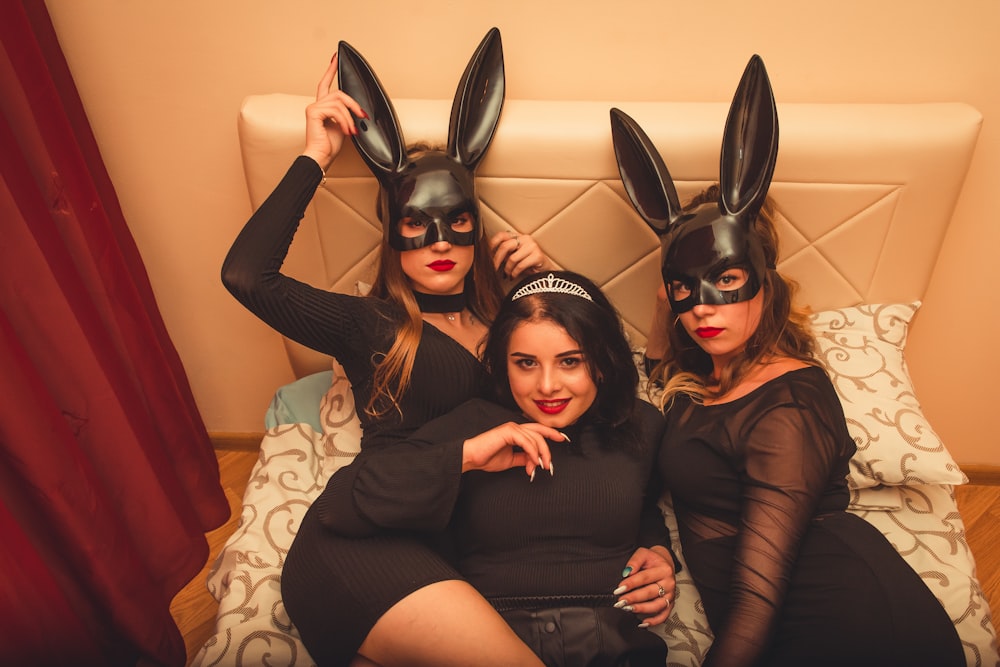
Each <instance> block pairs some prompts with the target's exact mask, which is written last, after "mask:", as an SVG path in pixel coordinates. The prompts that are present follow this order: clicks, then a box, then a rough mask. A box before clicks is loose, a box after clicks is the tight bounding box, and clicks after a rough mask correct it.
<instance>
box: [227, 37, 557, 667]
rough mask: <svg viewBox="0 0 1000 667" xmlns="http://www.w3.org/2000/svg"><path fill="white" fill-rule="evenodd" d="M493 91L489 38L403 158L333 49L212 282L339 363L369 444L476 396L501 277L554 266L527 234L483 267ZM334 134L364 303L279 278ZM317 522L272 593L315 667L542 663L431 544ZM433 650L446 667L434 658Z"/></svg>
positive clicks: (378, 107) (362, 73)
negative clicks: (349, 185) (375, 197)
mask: <svg viewBox="0 0 1000 667" xmlns="http://www.w3.org/2000/svg"><path fill="white" fill-rule="evenodd" d="M338 76H339V80H340V84H341V89H340V90H335V89H332V88H333V82H334V79H335V78H336V77H338ZM503 94H504V79H503V54H502V48H501V44H500V35H499V32H498V31H497V30H496V29H493V30H491V31H490V32H489V33H488V34H487V36H486V37H485V38H484V39H483V41H482V43H481V44H480V45H479V48H478V49H477V51H476V53H475V54H474V55H473V57H472V59H471V60H470V62H469V65H468V67H467V68H466V71H465V73H464V75H463V77H462V81H461V83H460V84H459V87H458V90H457V92H456V95H455V100H454V106H453V113H452V122H451V125H450V128H449V141H448V146H447V148H446V150H433V149H431V150H425V151H422V152H420V153H418V154H412V155H411V154H408V150H407V148H406V143H405V142H404V140H403V137H402V132H401V131H400V129H399V123H398V121H397V119H396V114H395V110H394V109H393V108H392V104H391V102H390V101H389V98H388V96H387V95H386V94H385V93H384V90H383V88H382V85H381V83H380V82H379V81H378V78H377V77H376V76H375V74H374V72H373V71H372V70H371V68H370V66H369V65H368V63H367V62H365V60H364V58H362V57H361V56H360V54H358V53H357V51H355V50H354V49H353V48H351V47H350V45H348V44H346V43H343V42H342V43H341V44H340V49H339V52H338V55H337V56H335V58H334V59H333V60H332V61H331V63H330V67H329V68H328V69H327V72H326V73H325V74H324V76H323V79H322V80H321V82H320V84H319V89H318V91H317V96H316V97H317V99H316V102H314V103H313V104H310V105H309V106H308V107H307V109H306V145H305V148H304V150H303V153H302V155H300V156H299V157H298V158H297V159H296V160H295V162H294V163H293V164H292V166H291V168H290V169H289V171H288V173H287V174H286V175H285V177H284V179H283V180H282V181H281V183H279V185H278V186H277V187H276V188H275V190H274V191H273V192H272V194H271V195H270V196H269V197H268V199H267V200H266V201H265V202H264V203H263V204H262V205H261V207H260V208H259V209H258V210H257V211H256V212H255V213H254V215H253V216H252V217H251V219H250V220H249V221H248V222H247V224H246V226H245V227H244V229H243V230H242V232H241V233H240V234H239V236H238V238H237V239H236V241H235V242H234V244H233V246H232V248H231V249H230V251H229V254H228V256H227V257H226V261H225V263H224V265H223V270H222V277H223V282H224V284H225V286H226V287H227V289H229V291H230V292H231V293H232V294H233V295H234V296H235V297H236V298H237V299H238V300H239V301H240V302H241V303H243V304H244V305H245V306H246V307H247V308H248V309H249V310H251V311H252V312H253V313H254V314H256V315H257V316H258V317H260V318H261V319H263V320H264V321H265V322H267V323H268V324H269V325H270V326H271V327H273V328H274V329H276V330H277V331H279V332H280V333H282V334H283V335H285V336H287V337H289V338H291V339H293V340H296V341H297V342H299V343H302V344H304V345H306V346H309V347H312V348H314V349H316V350H319V351H321V352H324V353H327V354H330V355H332V356H334V357H336V358H337V360H338V361H339V362H340V363H341V365H343V367H344V369H345V371H346V373H347V375H348V377H349V379H350V380H351V384H352V390H353V392H354V395H355V402H356V404H357V405H358V406H363V408H364V409H363V410H360V411H359V413H360V418H361V423H362V427H363V431H364V436H363V440H362V447H363V448H371V447H378V446H380V445H383V444H386V443H391V442H394V441H396V440H398V439H400V438H402V437H405V436H407V435H408V434H409V433H411V432H412V431H413V430H415V429H416V428H417V427H419V426H421V425H422V424H423V423H424V422H426V421H428V420H430V419H432V418H434V417H437V416H439V415H441V414H443V413H445V412H447V411H448V410H450V409H451V408H453V407H454V406H456V405H458V404H459V403H461V402H463V401H465V400H467V399H468V398H470V397H473V396H476V395H479V394H480V393H481V392H482V391H483V389H484V387H485V378H486V374H485V371H484V370H483V368H482V366H481V364H480V362H479V360H478V359H477V358H476V356H475V348H476V345H477V343H478V342H479V340H480V339H481V338H482V337H483V335H485V333H486V327H487V324H488V323H489V321H490V320H491V319H492V317H493V315H494V314H495V312H496V308H497V305H498V303H499V301H500V297H501V295H502V294H501V288H500V284H499V280H498V278H497V275H496V272H497V270H498V269H500V270H502V271H503V272H504V273H505V274H507V275H510V276H517V275H519V274H523V273H525V272H526V271H531V270H537V269H542V268H545V267H546V266H547V260H546V258H545V257H544V255H543V254H542V253H541V251H540V250H539V248H538V246H537V245H536V244H534V242H533V241H531V239H530V238H529V237H524V236H522V237H518V236H517V235H514V234H510V233H507V232H501V233H499V234H498V235H497V236H496V237H494V239H493V246H494V248H493V250H494V255H493V257H491V252H490V247H489V243H488V242H487V240H486V238H485V236H484V233H483V228H482V224H481V221H480V219H479V209H478V202H477V199H476V196H475V181H474V172H475V168H476V166H477V165H478V163H479V161H480V160H481V159H482V157H483V155H484V154H485V152H486V149H487V148H488V146H489V144H490V142H491V141H492V138H493V133H494V131H495V128H496V124H497V121H498V120H499V115H500V109H501V107H502V103H503ZM345 136H350V137H351V139H352V140H353V141H354V143H355V145H356V147H357V148H358V150H359V153H360V154H361V155H362V157H363V158H364V159H365V161H366V163H367V164H368V165H369V167H370V168H371V169H372V172H373V173H374V174H375V176H376V177H377V178H378V180H379V185H380V199H379V208H380V216H381V218H382V219H383V221H384V238H383V243H382V247H381V253H380V264H379V271H378V275H377V277H376V279H375V281H374V285H373V288H372V292H371V295H370V296H368V297H354V296H348V295H344V294H335V293H332V292H329V291H327V290H323V289H318V288H313V287H310V286H308V285H305V284H303V283H300V282H298V281H296V280H294V279H292V278H289V277H287V276H284V275H282V274H281V273H280V268H281V264H282V262H283V261H284V258H285V255H286V253H287V251H288V247H289V245H290V243H291V240H292V237H293V236H294V234H295V231H296V229H297V226H298V222H299V220H300V219H301V217H302V215H303V212H304V210H305V208H306V206H307V205H308V203H309V202H310V201H311V199H312V197H313V194H314V193H315V190H316V187H317V186H318V185H319V183H320V181H321V179H322V177H323V173H324V172H325V170H326V169H327V168H328V167H329V166H330V164H331V163H332V162H333V160H334V158H335V157H336V155H337V154H338V153H339V151H340V148H341V145H342V142H343V139H344V137H345ZM373 360H375V361H374V362H373ZM316 517H317V509H316V505H314V506H313V507H312V508H310V509H309V510H308V511H307V513H306V515H305V517H304V518H303V520H302V524H301V526H300V527H299V531H298V533H297V535H296V538H295V540H294V542H293V545H292V547H291V549H290V551H289V554H288V557H287V559H286V562H285V565H284V569H283V574H282V582H281V584H282V596H283V599H284V602H285V606H286V609H287V611H288V613H289V616H290V617H291V619H292V621H293V623H294V624H295V626H296V627H297V629H298V630H299V633H300V635H301V637H302V639H303V642H304V644H305V645H306V647H307V649H308V650H309V652H310V655H311V656H312V657H313V658H314V659H315V660H316V661H317V662H318V663H319V664H331V665H343V664H348V663H350V662H351V661H352V660H354V659H355V654H357V653H358V652H359V650H360V651H361V654H362V655H364V656H366V657H367V658H369V659H371V660H375V661H376V662H378V663H379V664H382V665H386V666H388V665H393V664H408V665H419V664H435V665H442V664H455V665H468V664H473V663H478V664H490V663H489V662H488V660H490V659H492V660H495V663H494V664H498V665H499V664H525V665H531V664H538V663H537V660H536V658H535V657H534V655H533V654H532V653H531V651H530V650H529V649H528V648H527V647H526V646H524V645H523V643H521V642H520V640H518V639H517V637H516V635H514V633H513V632H512V631H511V630H510V629H509V627H508V626H507V625H506V624H505V623H504V622H503V620H502V618H500V616H499V615H497V614H496V612H495V611H494V610H493V608H492V607H490V606H489V604H488V603H487V602H486V601H485V600H484V599H483V598H482V597H481V596H480V595H479V594H478V593H476V592H475V590H474V589H473V588H472V587H471V586H469V585H468V584H466V583H465V582H464V581H462V579H461V577H460V576H459V575H458V574H457V572H455V570H454V569H453V568H452V567H451V566H450V565H449V564H448V563H447V562H446V561H445V560H444V559H443V558H442V557H441V556H440V555H438V553H437V551H435V550H434V549H433V548H431V546H430V545H428V544H425V543H423V542H421V541H418V540H417V539H406V538H401V537H389V536H386V537H374V538H371V539H367V540H348V539H342V538H338V537H336V536H334V535H333V534H332V533H331V532H330V531H328V530H326V529H325V528H323V527H322V526H321V525H320V524H319V523H318V521H317V518H316ZM470 627H474V628H476V630H475V632H472V631H469V630H468V628H470ZM424 649H427V650H433V653H432V654H431V655H433V658H428V659H427V660H426V661H423V658H422V655H423V654H422V651H423V650H424ZM442 653H443V654H445V655H447V656H449V657H450V658H451V659H452V660H453V662H452V663H447V662H442V661H441V657H440V656H441V655H442ZM484 656H487V657H486V658H484ZM484 660H487V662H483V661H484ZM358 662H359V664H363V663H364V661H363V659H361V658H358Z"/></svg>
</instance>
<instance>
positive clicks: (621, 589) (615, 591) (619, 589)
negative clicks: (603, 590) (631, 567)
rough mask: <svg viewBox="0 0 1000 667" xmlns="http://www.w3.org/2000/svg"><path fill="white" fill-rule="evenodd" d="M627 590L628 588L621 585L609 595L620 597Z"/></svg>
mask: <svg viewBox="0 0 1000 667" xmlns="http://www.w3.org/2000/svg"><path fill="white" fill-rule="evenodd" d="M627 590H628V586H626V585H624V584H622V585H621V586H619V587H618V588H616V589H615V590H613V591H611V594H612V595H621V594H622V593H624V592H625V591H627Z"/></svg>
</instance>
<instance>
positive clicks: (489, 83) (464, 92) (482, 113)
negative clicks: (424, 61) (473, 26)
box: [448, 28, 505, 170]
mask: <svg viewBox="0 0 1000 667" xmlns="http://www.w3.org/2000/svg"><path fill="white" fill-rule="evenodd" d="M504 89H505V85H504V74H503V46H502V44H501V42H500V31H499V30H498V29H496V28H492V29H491V30H490V31H489V32H488V33H486V36H485V37H484V38H483V41H482V42H480V43H479V47H478V48H477V49H476V52H475V53H474V54H473V55H472V59H471V60H469V64H468V65H467V66H466V67H465V73H464V74H462V80H461V81H460V82H459V84H458V89H457V90H456V91H455V99H454V101H453V102H452V106H451V122H450V123H449V125H448V153H449V154H450V155H451V156H452V157H454V158H455V159H456V160H458V161H459V162H460V163H462V164H463V165H465V166H466V167H467V168H468V169H470V170H474V169H475V168H476V166H477V165H478V164H479V161H480V160H482V159H483V156H484V155H486V149H487V148H489V146H490V142H492V141H493V134H494V132H495V131H496V127H497V122H498V121H499V120H500V110H501V109H502V108H503V99H504Z"/></svg>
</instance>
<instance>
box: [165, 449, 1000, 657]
mask: <svg viewBox="0 0 1000 667" xmlns="http://www.w3.org/2000/svg"><path fill="white" fill-rule="evenodd" d="M216 454H217V456H218V458H219V468H220V472H221V477H222V487H223V488H224V489H225V491H226V496H227V497H228V498H229V506H230V508H231V509H232V513H231V516H230V519H229V521H228V522H227V523H226V525H224V526H222V527H220V528H217V529H216V530H214V531H212V532H211V533H208V534H207V536H206V537H207V539H208V544H209V548H210V549H211V555H210V556H209V559H208V562H206V563H205V567H204V568H203V569H202V571H201V572H199V573H198V576H196V577H195V578H194V579H192V580H191V583H189V584H188V585H187V586H186V587H185V588H184V590H182V591H181V592H180V593H178V594H177V597H175V598H174V602H173V604H172V605H171V606H170V611H171V613H172V614H173V616H174V620H175V621H177V626H178V627H179V628H180V630H181V633H182V634H183V635H184V643H185V645H186V646H187V653H188V663H189V664H190V661H191V659H192V658H193V657H194V656H195V654H196V653H197V652H198V649H199V648H200V647H201V646H202V644H204V643H205V641H206V640H207V639H208V638H209V637H210V636H211V635H212V634H213V632H214V629H215V613H216V610H217V609H218V604H217V603H216V601H215V598H213V597H212V596H211V595H210V594H209V593H208V589H207V588H205V577H206V575H207V574H208V568H209V565H210V564H211V563H212V561H213V560H215V556H216V555H217V554H218V553H219V551H220V550H221V549H222V546H223V545H224V544H225V542H226V540H227V539H229V536H230V535H231V534H232V533H233V531H234V530H235V528H236V522H237V521H238V520H239V517H240V508H241V506H242V499H243V490H244V488H245V487H246V483H247V480H248V479H249V478H250V471H251V470H252V469H253V466H254V464H255V463H256V462H257V452H255V451H246V450H217V451H216ZM955 494H956V496H957V498H958V507H959V510H960V511H961V513H962V519H963V520H964V521H965V528H966V532H967V538H968V540H969V545H970V546H971V547H972V553H973V554H974V555H975V557H976V568H977V574H978V577H979V581H980V583H981V584H982V586H983V590H984V591H985V592H986V597H987V599H989V601H990V607H991V608H992V610H993V624H994V626H995V627H1000V549H997V548H996V547H995V545H996V544H998V543H1000V486H993V485H965V486H960V487H958V488H956V490H955Z"/></svg>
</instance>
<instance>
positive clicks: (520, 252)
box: [490, 231, 555, 279]
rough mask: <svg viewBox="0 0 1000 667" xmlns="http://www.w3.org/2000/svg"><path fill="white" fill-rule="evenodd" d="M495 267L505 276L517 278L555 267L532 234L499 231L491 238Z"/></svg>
mask: <svg viewBox="0 0 1000 667" xmlns="http://www.w3.org/2000/svg"><path fill="white" fill-rule="evenodd" d="M490 250H492V251H493V267H494V268H495V269H496V270H497V271H500V272H502V273H503V275H504V277H506V278H511V279H516V278H520V277H522V276H527V275H531V274H532V273H539V272H541V271H545V270H546V269H548V270H552V269H554V268H555V267H554V266H553V265H552V263H551V262H550V261H549V258H548V257H546V255H545V253H544V252H542V249H541V247H539V245H538V243H537V242H536V241H535V239H533V238H531V235H530V234H518V233H517V232H512V231H511V232H508V231H503V232H497V233H496V234H494V235H493V238H491V239H490Z"/></svg>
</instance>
